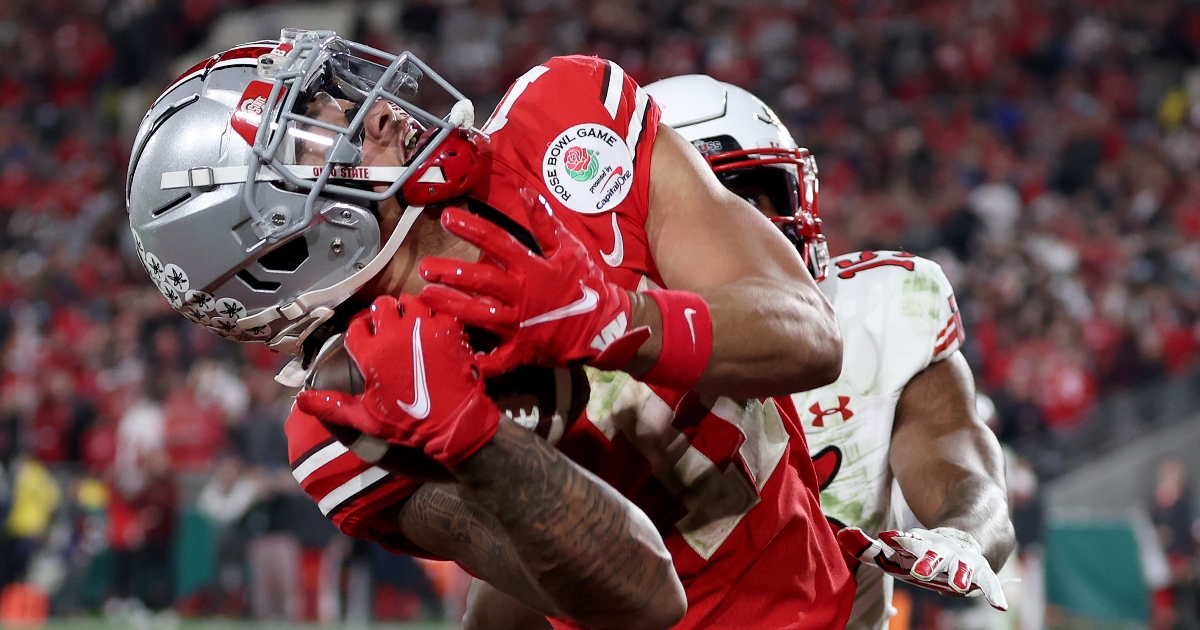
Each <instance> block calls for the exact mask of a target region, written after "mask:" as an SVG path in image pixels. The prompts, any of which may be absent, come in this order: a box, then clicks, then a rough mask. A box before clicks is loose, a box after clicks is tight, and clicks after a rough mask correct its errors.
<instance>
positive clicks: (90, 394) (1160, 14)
mask: <svg viewBox="0 0 1200 630" xmlns="http://www.w3.org/2000/svg"><path fill="white" fill-rule="evenodd" d="M259 4H267V3H263V2H256V1H254V0H159V1H158V2H147V1H144V0H5V1H4V2H0V59H2V60H3V62H0V340H3V354H2V356H0V519H3V520H0V587H3V585H4V584H5V583H7V582H9V581H13V580H28V581H37V582H39V583H43V584H45V585H46V589H47V592H50V593H53V594H55V596H54V598H53V599H52V600H51V602H50V603H51V605H52V608H53V609H54V610H55V611H58V612H78V611H81V610H85V609H94V608H96V607H99V606H103V605H104V604H105V603H107V605H108V608H109V612H110V613H111V614H131V613H130V612H129V611H130V610H134V609H140V608H150V609H152V610H156V609H164V608H166V607H167V606H168V605H169V604H171V603H172V602H176V601H180V597H181V596H183V595H184V593H182V592H181V590H182V589H181V587H180V585H179V584H178V582H179V579H178V575H177V574H178V571H176V570H175V568H174V567H176V566H177V563H178V562H179V559H178V555H179V554H178V553H177V549H176V546H177V545H178V541H179V539H180V537H181V536H182V535H183V533H182V532H183V530H185V529H187V528H186V527H185V526H184V525H185V524H184V522H183V520H182V518H183V517H182V516H181V515H183V514H197V515H199V516H198V518H201V519H202V521H203V522H204V523H207V525H208V527H209V531H211V532H214V533H213V534H212V535H213V540H212V541H210V542H211V546H212V549H213V550H214V551H213V553H214V554H215V555H214V558H215V559H214V560H212V562H210V564H211V563H215V566H216V569H215V572H214V573H213V576H212V579H211V580H209V581H208V583H207V584H204V585H202V587H200V588H195V589H192V590H191V591H189V593H187V595H188V596H189V597H190V599H187V600H186V602H185V604H180V607H179V609H180V610H183V611H185V612H189V613H196V614H202V613H216V612H220V613H223V614H229V615H234V616H239V615H246V614H254V615H256V616H261V617H275V618H278V617H291V618H300V617H308V618H318V617H320V616H321V615H335V616H336V615H338V614H343V615H344V614H351V613H350V612H349V611H350V610H351V609H355V610H359V611H360V612H359V613H354V614H360V615H365V614H367V613H366V612H362V611H365V610H367V609H370V608H372V607H373V608H374V609H375V612H376V613H379V611H380V610H381V609H388V610H392V612H393V613H395V614H397V615H399V616H403V615H404V614H409V615H411V614H415V613H413V612H412V611H413V605H406V604H403V603H400V604H397V603H395V602H394V601H393V602H392V603H391V604H388V603H387V602H386V601H384V600H380V599H378V598H377V599H376V601H374V602H373V603H361V602H360V603H357V604H354V603H352V602H350V601H349V600H347V599H345V598H341V599H339V597H338V593H337V591H338V587H337V584H334V582H337V583H338V584H340V583H341V582H340V580H335V579H333V578H330V577H329V575H330V571H333V569H331V568H330V567H335V568H336V567H339V566H343V565H347V564H349V565H354V562H355V560H354V558H358V559H359V560H358V561H357V562H359V564H358V565H357V566H359V567H360V568H361V571H360V573H359V575H360V578H361V579H362V580H365V581H366V582H363V583H369V582H371V581H373V582H374V583H375V584H378V585H384V586H381V587H380V589H382V590H383V591H386V588H385V587H386V585H387V584H406V585H407V586H405V587H404V589H407V592H415V593H418V594H419V595H420V596H421V598H423V600H422V601H426V602H427V603H426V607H427V608H428V607H429V604H428V602H429V601H432V599H433V598H432V597H430V596H429V593H428V591H429V588H430V582H429V580H428V579H426V578H425V577H424V574H421V575H414V574H413V573H412V571H411V569H412V567H410V566H408V565H396V564H394V563H393V564H389V562H390V561H389V560H387V559H381V558H378V557H376V555H373V554H374V553H375V552H374V551H372V550H370V549H362V548H355V546H354V545H352V544H351V543H350V542H349V541H348V540H345V539H343V538H341V537H340V535H338V534H336V532H334V531H332V530H331V529H330V528H329V526H328V524H327V523H326V522H325V521H324V519H323V518H321V516H320V514H319V512H315V510H316V508H315V506H313V505H312V504H311V502H310V501H308V500H307V499H305V498H304V497H303V495H301V494H299V493H298V489H297V488H296V484H295V483H294V482H292V481H291V477H290V474H289V472H290V471H288V469H287V452H286V443H285V441H284V437H283V433H282V422H283V419H284V417H285V415H286V410H287V399H288V397H289V395H290V393H289V392H287V391H285V390H283V389H282V388H280V387H279V386H277V385H275V384H274V383H273V382H272V381H271V375H272V374H273V373H274V371H275V370H276V369H277V368H278V367H279V366H280V364H281V362H282V360H283V358H282V357H280V356H279V355H276V354H273V353H271V352H269V351H268V350H266V349H265V348H264V347H262V346H258V345H245V346H239V345H235V344H232V343H231V342H227V341H224V340H222V339H219V338H217V337H216V336H214V335H211V334H210V333H208V332H206V331H204V330H203V329H201V328H200V327H197V326H193V325H191V324H189V323H188V322H187V320H185V319H184V318H182V317H180V316H178V315H177V314H176V313H175V312H174V311H172V310H171V309H170V308H169V306H168V304H167V302H166V300H164V299H162V297H161V296H160V295H159V294H158V292H157V290H156V289H155V288H154V287H153V286H152V285H151V283H149V282H147V281H146V278H145V277H144V272H143V271H142V270H141V266H140V264H138V262H137V261H136V258H135V257H134V254H133V247H132V244H131V239H130V237H129V231H128V229H127V223H126V219H125V213H124V208H123V195H124V189H123V186H124V180H123V178H124V169H125V165H126V163H127V159H128V151H129V143H130V140H131V138H130V137H129V132H130V131H131V130H130V129H129V126H128V125H127V124H126V125H124V126H123V125H122V124H121V123H122V120H126V119H128V117H129V113H130V112H137V113H138V114H140V112H142V111H144V110H145V108H146V107H147V106H148V103H147V102H146V97H147V96H148V95H150V96H152V95H154V94H156V93H157V91H158V89H160V88H161V86H164V85H166V84H167V83H168V82H169V80H170V79H171V78H172V77H171V76H170V68H171V67H172V62H173V60H174V59H175V58H176V57H177V56H179V55H181V54H184V53H186V52H188V51H189V50H191V49H192V48H193V47H195V46H196V45H198V44H199V43H201V42H202V41H203V40H204V38H205V37H206V33H207V32H208V29H209V28H210V27H211V25H212V22H213V20H214V19H215V18H216V17H217V16H218V15H220V14H221V13H222V12H225V11H229V10H235V9H242V8H251V7H253V6H255V5H259ZM346 7H347V10H349V11H355V12H357V13H356V14H357V15H359V19H358V20H356V21H355V22H354V23H355V30H356V32H353V33H348V35H350V36H352V37H354V38H356V39H358V40H359V41H365V42H366V43H368V44H371V45H373V46H376V47H379V48H384V49H390V50H400V49H404V48H408V49H411V50H414V51H415V52H417V53H418V54H419V55H421V56H422V58H424V59H426V60H427V61H428V62H429V63H430V65H431V66H432V67H434V68H435V69H438V70H439V71H440V72H442V73H443V74H444V76H446V77H447V78H448V79H450V80H451V81H452V82H453V83H455V84H456V85H458V87H459V88H460V89H462V90H463V91H464V92H465V93H466V94H468V95H469V96H471V97H472V98H474V99H475V100H476V110H477V111H479V112H487V111H490V108H491V107H492V105H494V104H495V103H496V102H497V101H498V100H499V98H500V97H501V96H502V94H503V91H504V90H505V88H506V87H507V85H508V84H509V83H510V82H511V81H512V80H513V79H515V78H516V77H517V76H519V75H520V74H522V73H523V72H524V71H525V70H526V69H528V68H529V67H530V66H532V65H534V64H536V63H538V62H540V61H542V60H544V59H545V58H546V57H549V56H551V55H555V54H564V53H587V54H596V55H600V56H603V57H607V58H611V59H613V60H615V61H617V62H618V63H620V64H621V66H622V67H623V68H624V69H625V71H626V72H627V73H628V74H629V75H631V76H632V77H634V78H635V79H637V80H638V81H639V82H641V83H643V84H645V83H648V82H650V81H653V80H656V79H658V78H662V77H666V76H672V75H676V74H683V73H690V72H705V73H709V74H712V75H713V76H716V77H717V78H719V79H722V80H725V81H729V82H732V83H735V84H738V85H741V86H743V87H746V88H748V89H751V90H752V91H754V92H756V93H758V94H759V95H761V96H762V97H763V98H764V99H765V100H767V102H768V103H770V104H772V105H773V106H774V107H775V109H776V111H777V112H778V113H779V115H780V116H781V118H782V119H783V120H784V121H785V122H786V123H787V124H788V125H789V126H790V127H791V128H792V130H793V133H794V135H795V136H796V138H797V140H798V141H799V142H800V143H801V144H802V145H805V146H807V147H809V148H810V149H812V150H813V152H814V154H815V155H816V156H817V159H818V163H819V164H820V167H821V180H822V186H821V197H820V200H821V204H820V211H821V216H822V218H823V220H824V227H825V232H826V234H827V235H828V236H829V240H830V244H831V250H832V251H833V253H835V254H840V253H846V252H851V251H855V250H858V249H867V248H889V249H891V248H896V249H906V250H909V251H912V252H914V253H918V254H921V255H925V256H929V257H932V258H934V259H935V260H937V261H938V262H939V263H941V264H942V266H943V268H944V269H945V270H946V271H947V274H948V276H949V277H950V279H951V281H952V283H953V284H954V286H955V288H956V291H957V293H958V301H959V304H960V305H961V308H962V310H963V313H964V317H965V319H966V320H967V328H968V344H967V346H966V348H965V351H966V353H967V355H968V358H969V360H970V361H971V364H972V366H973V368H974V369H975V372H976V375H977V378H978V380H979V383H980V387H981V389H982V390H983V391H985V392H987V393H988V394H989V395H990V396H991V398H992V399H993V400H994V401H995V408H996V417H997V422H996V425H997V426H996V428H997V431H998V432H999V433H1000V435H1001V437H1002V439H1003V440H1004V441H1005V442H1006V444H1008V445H1010V446H1011V447H1012V448H1013V449H1015V450H1014V452H1015V453H1017V454H1020V455H1024V456H1026V457H1029V456H1030V455H1029V452H1030V451H1031V450H1035V449H1037V448H1041V447H1042V446H1043V445H1045V444H1047V443H1050V442H1052V440H1051V438H1052V437H1053V436H1054V435H1056V434H1059V433H1063V432H1070V431H1072V430H1074V429H1075V428H1076V427H1078V426H1079V425H1080V424H1081V423H1085V422H1086V419H1087V417H1088V413H1087V412H1088V409H1089V408H1091V406H1092V405H1094V404H1095V403H1096V401H1097V400H1098V399H1102V398H1103V397H1104V396H1106V395H1108V394H1110V393H1112V392H1115V391H1119V390H1122V389H1125V388H1129V387H1134V386H1138V385H1140V384H1142V383H1145V382H1150V381H1153V380H1155V379H1160V378H1163V377H1165V376H1168V375H1170V374H1172V373H1182V372H1184V371H1186V370H1187V369H1188V368H1189V367H1190V366H1191V365H1192V363H1193V362H1194V361H1195V359H1196V357H1197V355H1198V354H1200V340H1198V334H1200V327H1198V326H1197V316H1198V315H1200V168H1198V167H1200V137H1198V133H1200V4H1197V3H1196V2H1194V1H1191V2H1189V1H1186V0H1141V1H1138V2H1134V1H1133V0H968V1H957V2H955V1H951V0H912V1H902V0H891V1H888V0H863V1H859V2H848V1H844V0H837V1H832V2H815V1H813V0H778V1H753V0H751V1H745V0H691V1H684V0H656V1H654V2H650V1H648V0H643V1H640V2H639V1H634V0H589V1H586V2H585V1H582V0H479V1H471V2H468V1H466V0H408V1H406V2H404V3H403V4H401V5H400V7H401V8H400V9H399V11H398V12H397V14H396V20H395V21H394V22H393V23H379V22H378V21H373V20H370V19H368V18H367V15H368V13H367V11H366V7H365V5H362V4H353V3H348V4H347V5H346ZM135 119H136V116H135ZM480 122H481V121H480ZM1039 472H1042V471H1039ZM1031 474H1032V473H1031ZM6 515H7V516H6ZM1035 522H1036V521H1035ZM1037 527H1040V524H1039V525H1037ZM1019 535H1020V532H1019ZM1029 535H1034V534H1029ZM100 559H104V561H103V562H101V561H100ZM98 564H102V565H103V568H102V569H97V568H96V566H97V565H98ZM267 566H276V567H295V570H288V571H282V572H279V573H280V574H281V575H284V577H282V578H280V577H278V576H277V575H274V574H272V572H271V571H267V570H265V569H263V567H267ZM98 570H102V571H106V572H107V573H106V575H108V576H109V577H108V578H107V580H104V581H103V583H105V584H107V585H108V586H107V591H106V592H102V593H89V592H88V589H87V588H86V586H87V585H86V582H87V576H88V575H90V573H91V572H94V571H98ZM418 573H419V572H418ZM323 576H324V577H323ZM280 580H283V581H282V582H281V581H280ZM350 590H353V589H350ZM360 590H361V589H360ZM377 590H379V589H377ZM401 590H403V589H401ZM355 592H358V591H355ZM296 593H302V594H306V595H305V597H302V598H300V599H297V596H296ZM384 599H386V598H384ZM381 601H384V603H380V602H381ZM403 601H408V600H403ZM338 602H341V603H340V604H339V603H338ZM322 606H323V607H324V608H322ZM339 607H340V608H341V609H342V611H343V612H341V613H339V612H337V610H338V609H339ZM393 609H395V610H393ZM400 609H403V610H405V611H407V612H397V611H399V610H400ZM322 611H324V612H322Z"/></svg>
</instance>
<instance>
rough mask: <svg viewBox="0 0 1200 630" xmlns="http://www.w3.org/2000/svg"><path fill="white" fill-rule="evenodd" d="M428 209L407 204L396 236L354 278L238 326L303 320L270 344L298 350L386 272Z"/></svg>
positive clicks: (286, 349) (263, 313)
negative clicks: (340, 306)
mask: <svg viewBox="0 0 1200 630" xmlns="http://www.w3.org/2000/svg"><path fill="white" fill-rule="evenodd" d="M424 209H425V207H424V206H408V207H406V208H405V209H404V213H403V214H402V215H400V221H399V223H397V224H396V229H395V230H393V231H392V235H391V236H389V237H388V240H387V242H386V243H384V245H383V247H382V248H380V250H379V253H378V254H376V255H375V257H374V258H372V259H371V262H369V263H367V265H366V266H364V267H363V268H362V269H360V270H358V271H356V272H355V273H353V274H352V275H350V277H348V278H346V279H345V280H342V281H341V282H338V283H337V284H334V285H332V286H329V287H325V288H324V289H318V290H315V291H308V292H306V293H302V294H300V295H299V296H298V297H297V298H296V299H295V300H294V301H292V302H290V303H288V304H285V305H283V306H278V307H276V306H273V307H271V308H268V309H265V310H263V311H260V312H258V313H255V314H254V315H251V316H249V317H243V318H241V319H239V320H238V326H239V327H240V328H242V329H248V328H253V327H255V326H263V325H268V324H271V323H272V322H274V321H275V320H277V319H280V318H284V319H289V320H299V321H296V322H295V323H293V324H291V325H289V326H288V327H286V328H284V329H283V330H281V331H279V332H278V333H276V334H275V335H274V336H273V337H272V338H271V340H270V341H268V342H267V346H269V347H271V348H273V349H276V350H280V351H282V352H295V351H297V350H298V349H299V347H300V345H301V344H302V343H304V339H305V338H306V337H308V335H309V334H310V333H311V332H312V331H313V330H314V329H316V328H317V326H319V325H320V324H321V323H322V322H324V321H325V320H327V319H329V318H330V317H331V316H332V315H333V308H334V307H335V306H337V305H338V304H341V303H342V302H344V301H345V300H346V298H348V297H350V296H351V295H352V294H354V292H355V291H358V290H359V289H361V288H362V286H363V285H364V284H366V283H367V282H368V281H369V280H371V279H372V278H374V277H375V276H377V275H379V272H381V271H383V268H384V267H386V266H387V265H388V263H390V262H391V261H392V257H393V256H395V254H396V251H397V250H399V249H400V245H401V244H402V243H403V242H404V239H405V237H407V236H408V232H409V230H411V229H412V226H413V223H415V222H416V220H417V217H418V216H419V215H420V214H421V211H422V210H424Z"/></svg>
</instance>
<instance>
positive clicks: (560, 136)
mask: <svg viewBox="0 0 1200 630" xmlns="http://www.w3.org/2000/svg"><path fill="white" fill-rule="evenodd" d="M659 117H660V113H659V110H658V106H657V105H655V104H654V102H653V100H651V99H650V97H649V95H648V94H647V93H646V91H645V90H643V89H642V88H641V86H639V85H638V84H637V83H636V82H635V81H634V80H633V79H632V78H630V77H629V76H628V75H626V74H625V72H624V70H622V69H621V67H620V66H619V65H617V64H616V63H615V62H612V61H607V60H604V59H600V58H598V57H584V56H578V55H577V56H570V57H554V58H552V59H550V60H548V61H546V62H545V63H542V64H539V65H537V66H534V67H533V68H531V69H530V70H529V71H528V72H526V73H525V74H524V75H522V76H521V77H520V78H519V79H517V80H516V81H515V82H514V83H513V84H512V86H511V87H509V89H508V92H507V93H505V95H504V98H503V99H501V100H500V103H499V105H497V106H496V110H495V111H494V112H493V113H492V115H491V117H490V118H488V120H487V122H486V123H485V124H484V125H483V128H482V130H483V132H484V133H486V134H488V136H489V138H490V143H489V144H490V147H491V149H490V151H491V155H492V159H494V160H496V161H498V162H502V163H504V164H506V165H508V166H510V167H512V168H515V169H517V170H518V171H521V172H523V173H528V174H530V175H533V174H536V175H537V176H539V177H538V179H540V180H541V183H542V184H543V185H544V186H545V189H546V192H548V193H549V195H548V196H549V198H550V199H551V200H552V201H553V202H555V203H557V204H559V205H562V206H565V207H566V208H567V209H570V210H572V211H574V212H575V213H578V214H580V215H584V216H587V215H600V214H605V213H607V212H610V211H613V210H617V211H623V213H624V214H628V215H631V216H634V215H636V216H639V217H640V218H641V219H644V215H645V212H646V206H647V204H648V200H649V176H650V169H649V165H650V159H651V154H652V152H653V144H654V139H655V137H656V133H657V129H658V121H659Z"/></svg>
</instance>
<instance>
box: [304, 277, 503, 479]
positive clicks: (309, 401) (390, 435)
mask: <svg viewBox="0 0 1200 630" xmlns="http://www.w3.org/2000/svg"><path fill="white" fill-rule="evenodd" d="M345 343H346V350H347V351H348V352H349V353H350V356H351V357H353V359H354V361H355V363H357V364H358V368H359V370H360V371H361V372H362V374H363V378H364V381H365V388H366V389H365V391H364V392H363V393H362V394H361V395H359V396H351V395H348V394H343V393H341V392H334V391H323V390H318V391H303V392H300V395H299V396H297V397H296V403H297V405H298V406H299V407H300V409H301V410H302V411H304V412H306V413H309V414H312V415H314V416H316V417H317V418H320V419H322V420H324V421H326V422H331V423H333V424H340V425H343V426H348V427H351V428H354V429H356V430H358V431H361V432H362V433H365V434H367V435H371V436H374V437H377V438H380V439H382V440H386V441H388V442H391V443H393V444H399V445H401V446H408V447H414V448H420V449H422V450H424V451H425V453H426V454H427V455H429V456H430V457H431V458H433V459H434V460H436V461H437V462H438V463H440V464H442V465H443V466H446V467H447V468H453V467H455V466H457V465H458V464H460V463H462V461H463V460H464V459H466V458H467V457H469V456H471V455H472V454H474V453H475V451H477V450H479V448H480V447H482V446H483V445H484V444H485V443H487V441H488V440H490V439H491V438H492V436H493V435H495V433H496V429H497V427H498V426H499V422H500V410H499V409H498V408H497V407H496V404H495V403H494V402H492V400H491V399H490V398H488V397H487V395H486V394H485V393H484V383H483V378H482V376H481V372H480V370H479V368H478V366H477V365H476V362H475V354H474V353H472V351H471V348H470V347H469V346H468V345H467V337H466V334H465V333H464V332H463V328H462V324H461V323H459V322H458V321H456V320H455V319H454V318H453V317H452V316H451V315H448V314H444V313H434V312H433V311H431V310H430V309H429V307H428V306H426V305H425V304H424V303H423V302H422V301H421V300H420V299H418V298H415V297H412V296H407V295H406V296H402V297H401V298H400V300H399V302H397V300H396V298H393V297H390V296H385V297H381V298H379V299H377V300H375V302H374V303H373V304H372V305H371V308H370V309H369V310H368V311H364V312H363V313H360V314H359V315H357V316H355V317H354V319H352V320H351V321H350V327H349V330H347V332H346V341H345Z"/></svg>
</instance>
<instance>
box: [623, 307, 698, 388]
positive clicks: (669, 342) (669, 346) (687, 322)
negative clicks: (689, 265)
mask: <svg viewBox="0 0 1200 630" xmlns="http://www.w3.org/2000/svg"><path fill="white" fill-rule="evenodd" d="M645 295H646V296H647V297H649V298H651V299H653V300H654V301H655V302H656V303H657V304H658V310H659V312H660V313H662V351H660V352H659V354H658V361H656V362H655V363H654V367H652V368H650V371H648V372H646V373H645V374H643V375H642V376H641V377H640V378H639V379H638V380H640V381H642V382H644V383H649V384H651V385H661V386H663V387H669V388H671V389H674V390H678V391H685V392H686V391H691V389H692V388H693V387H695V386H696V383H698V382H700V377H701V376H704V370H705V369H706V368H708V358H709V356H710V355H712V344H713V330H712V315H711V314H710V313H709V312H708V304H706V303H705V302H704V300H703V298H701V297H700V296H699V295H696V294H695V293H690V292H688V291H647V292H646V293H645Z"/></svg>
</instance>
